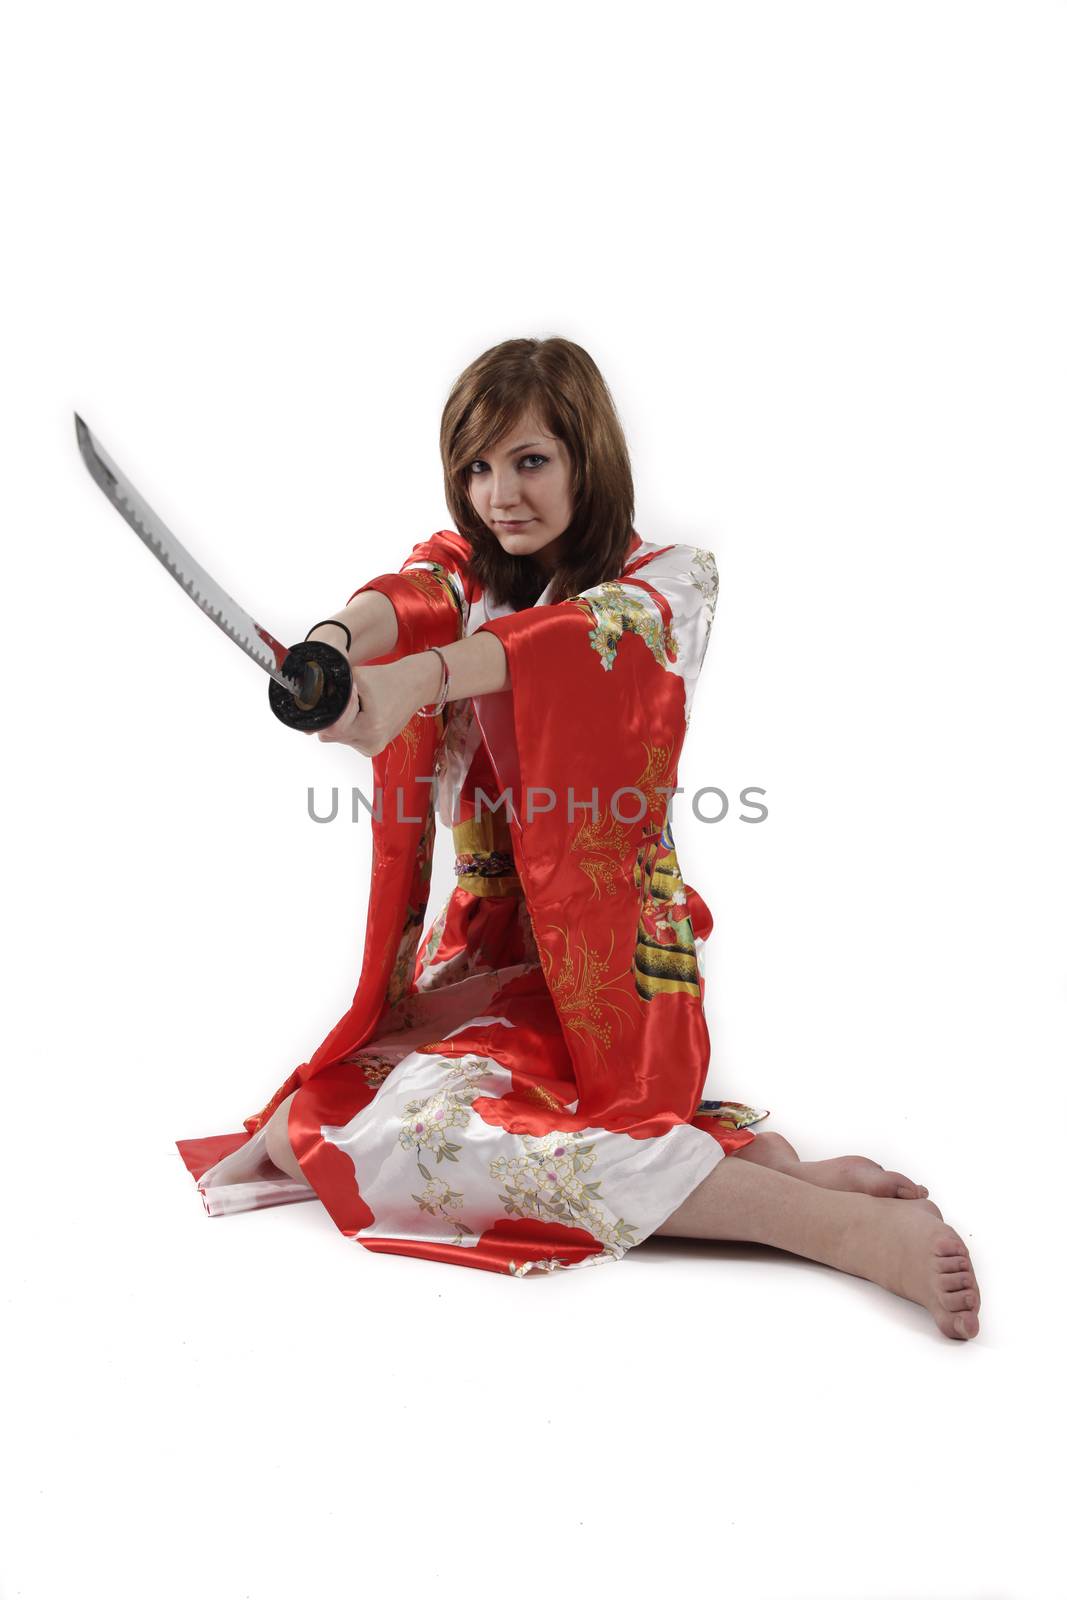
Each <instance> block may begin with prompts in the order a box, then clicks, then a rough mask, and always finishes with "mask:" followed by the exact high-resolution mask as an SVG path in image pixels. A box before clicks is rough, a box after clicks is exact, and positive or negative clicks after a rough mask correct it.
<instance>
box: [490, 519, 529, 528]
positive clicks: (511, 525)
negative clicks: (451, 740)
mask: <svg viewBox="0 0 1067 1600" xmlns="http://www.w3.org/2000/svg"><path fill="white" fill-rule="evenodd" d="M532 521H533V518H532V517H527V518H526V519H525V521H524V522H499V521H498V522H497V527H498V528H525V527H526V525H527V523H530V522H532Z"/></svg>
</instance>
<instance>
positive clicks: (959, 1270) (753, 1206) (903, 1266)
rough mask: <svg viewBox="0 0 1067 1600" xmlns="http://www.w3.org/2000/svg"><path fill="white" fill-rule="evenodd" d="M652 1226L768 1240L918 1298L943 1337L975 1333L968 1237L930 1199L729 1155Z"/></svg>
mask: <svg viewBox="0 0 1067 1600" xmlns="http://www.w3.org/2000/svg"><path fill="white" fill-rule="evenodd" d="M656 1233H657V1234H667V1235H674V1236H676V1237H682V1238H686V1239H739V1240H747V1241H750V1242H752V1243H754V1244H767V1245H773V1246H775V1247H776V1248H777V1249H779V1250H788V1251H790V1252H791V1254H793V1255H798V1256H806V1257H807V1258H808V1260H810V1261H822V1262H824V1263H825V1264H826V1265H827V1266H828V1267H836V1268H838V1270H839V1271H841V1272H850V1273H852V1274H853V1275H854V1276H855V1277H859V1278H867V1279H869V1280H870V1282H872V1283H878V1284H881V1286H882V1287H883V1288H884V1289H889V1290H890V1291H891V1292H892V1293H893V1294H899V1295H901V1296H903V1297H904V1298H905V1299H907V1300H914V1301H916V1302H917V1304H919V1305H924V1306H926V1308H927V1310H928V1311H929V1312H930V1313H931V1315H932V1316H933V1318H934V1321H935V1322H936V1323H937V1326H938V1327H939V1328H940V1330H941V1332H942V1333H943V1334H945V1335H947V1337H948V1338H950V1339H973V1338H974V1336H975V1334H976V1333H977V1332H978V1315H977V1312H978V1307H979V1305H980V1304H981V1300H980V1296H979V1293H978V1285H977V1281H976V1279H975V1276H974V1269H973V1267H972V1266H971V1261H970V1256H969V1254H968V1251H967V1246H966V1245H965V1244H964V1242H963V1240H962V1239H961V1238H960V1236H959V1234H958V1233H957V1232H956V1230H955V1229H954V1228H950V1227H949V1225H948V1223H946V1222H945V1221H943V1220H942V1217H941V1213H940V1212H939V1211H938V1209H937V1207H936V1206H935V1205H934V1204H933V1202H932V1201H929V1200H919V1201H916V1202H915V1204H914V1205H908V1206H901V1205H897V1204H896V1203H895V1202H894V1201H892V1200H887V1199H884V1198H881V1197H877V1196H874V1195H867V1194H855V1193H851V1192H849V1191H846V1190H838V1189H827V1188H823V1187H822V1186H820V1185H819V1184H813V1183H805V1182H803V1180H801V1179H799V1178H794V1177H790V1176H789V1174H788V1173H785V1172H776V1171H775V1170H774V1168H773V1167H768V1166H764V1165H762V1164H760V1163H759V1162H753V1161H739V1160H738V1158H737V1155H733V1156H727V1157H724V1158H723V1160H721V1161H720V1162H719V1164H718V1165H717V1166H716V1167H715V1169H714V1170H713V1171H712V1172H711V1173H709V1175H708V1176H707V1177H706V1178H705V1179H704V1181H703V1183H701V1184H698V1186H697V1187H696V1189H694V1190H693V1193H692V1194H691V1195H689V1196H688V1198H687V1199H685V1200H684V1201H683V1202H682V1204H681V1205H680V1206H679V1207H678V1209H677V1210H676V1211H675V1212H673V1213H672V1214H671V1216H669V1217H668V1218H667V1220H666V1221H665V1222H664V1223H663V1224H662V1225H661V1226H660V1227H659V1228H657V1229H656Z"/></svg>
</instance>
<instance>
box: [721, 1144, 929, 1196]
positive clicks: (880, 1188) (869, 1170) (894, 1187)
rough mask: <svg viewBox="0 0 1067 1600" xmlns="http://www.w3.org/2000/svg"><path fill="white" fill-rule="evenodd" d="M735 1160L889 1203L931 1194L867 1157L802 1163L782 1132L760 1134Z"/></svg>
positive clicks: (826, 1187) (917, 1184)
mask: <svg viewBox="0 0 1067 1600" xmlns="http://www.w3.org/2000/svg"><path fill="white" fill-rule="evenodd" d="M730 1159H731V1160H733V1161H755V1162H757V1163H758V1164H759V1165H760V1166H764V1167H773V1168H774V1170H775V1172H787V1173H788V1174H789V1176H790V1177H791V1178H803V1179H804V1182H805V1183H815V1184H818V1185H819V1187H820V1188H822V1189H851V1190H852V1191H854V1192H855V1193H857V1194H873V1195H878V1196H880V1197H881V1198H883V1199H886V1200H925V1199H926V1198H927V1196H928V1195H929V1193H930V1191H929V1189H928V1188H927V1187H926V1185H925V1184H923V1183H913V1182H912V1180H911V1179H910V1178H906V1177H905V1176H904V1174H903V1173H902V1172H887V1171H886V1169H885V1168H884V1167H880V1166H879V1165H878V1163H877V1161H872V1160H870V1158H869V1157H868V1156H833V1157H832V1158H831V1159H830V1160H828V1161H801V1159H800V1157H799V1156H798V1155H797V1153H796V1151H795V1150H794V1149H793V1146H792V1145H791V1144H790V1143H789V1141H788V1139H784V1138H783V1137H782V1135H781V1134H780V1133H769V1132H768V1133H757V1134H756V1137H755V1139H754V1140H753V1142H752V1143H751V1144H746V1145H745V1146H744V1147H743V1149H741V1150H735V1151H734V1153H733V1155H732V1156H731V1158H730Z"/></svg>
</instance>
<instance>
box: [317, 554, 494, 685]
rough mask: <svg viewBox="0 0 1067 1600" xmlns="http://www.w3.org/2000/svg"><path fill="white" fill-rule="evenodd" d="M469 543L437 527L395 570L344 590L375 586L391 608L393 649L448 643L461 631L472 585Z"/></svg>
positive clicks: (400, 653)
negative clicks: (439, 530) (397, 569)
mask: <svg viewBox="0 0 1067 1600" xmlns="http://www.w3.org/2000/svg"><path fill="white" fill-rule="evenodd" d="M470 548H471V547H470V544H469V542H468V541H467V540H466V539H464V538H463V536H462V535H461V534H458V533H453V532H451V531H450V530H447V529H445V530H442V531H441V532H439V533H434V534H431V536H430V537H429V539H425V540H423V542H422V543H421V544H417V545H416V546H415V548H414V549H413V550H412V552H411V554H410V555H409V556H408V558H407V560H406V561H405V562H404V563H403V565H402V566H401V568H400V571H399V572H386V573H383V574H382V575H381V576H380V577H377V578H371V579H370V580H369V582H367V583H364V584H361V585H360V587H359V588H358V589H357V590H355V592H354V593H353V594H351V595H349V597H348V599H349V603H351V602H352V601H353V600H354V599H355V597H356V595H357V594H362V593H363V592H364V591H365V590H367V589H376V590H377V591H378V593H379V594H384V595H385V596H386V598H387V599H388V600H389V601H391V603H392V607H393V610H394V611H395V612H396V625H397V641H396V647H395V651H394V654H395V655H397V656H406V655H413V654H414V653H415V652H416V651H418V650H425V649H426V648H427V647H428V646H429V645H433V644H436V645H444V644H451V643H452V642H453V641H454V640H456V639H462V638H463V637H464V635H465V634H466V631H467V623H468V620H469V617H470V607H471V601H472V600H474V599H475V598H477V592H478V591H477V585H476V583H475V581H474V580H473V579H472V578H470V577H469V576H468V574H467V570H466V565H467V558H468V557H469V555H470Z"/></svg>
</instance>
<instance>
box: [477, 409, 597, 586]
mask: <svg viewBox="0 0 1067 1600" xmlns="http://www.w3.org/2000/svg"><path fill="white" fill-rule="evenodd" d="M571 481H572V475H571V458H570V451H569V450H568V449H567V446H566V445H565V444H564V442H563V440H562V439H556V438H553V437H552V435H551V434H549V433H546V432H545V430H544V428H543V427H542V425H541V422H540V420H539V419H538V418H537V417H536V416H534V415H532V414H529V413H528V414H527V415H526V416H525V417H524V418H522V420H521V421H520V422H519V423H518V424H517V425H516V426H515V427H514V428H513V429H512V430H511V432H510V433H509V434H506V435H505V436H504V438H502V439H500V440H498V442H497V443H496V444H495V445H494V446H493V448H492V449H491V450H486V451H485V453H484V454H483V455H480V456H478V457H476V458H475V460H474V461H473V462H471V464H470V466H469V467H468V469H467V492H468V493H469V495H470V497H471V503H472V505H473V506H474V509H475V511H476V512H477V513H478V515H479V516H480V517H481V519H482V521H483V522H484V523H485V525H486V527H487V528H489V529H491V530H492V532H493V534H494V535H495V536H496V538H497V539H498V540H499V542H500V544H501V545H502V546H503V548H504V549H505V550H506V551H508V553H509V554H510V555H514V556H532V557H533V559H534V560H535V561H536V562H537V564H538V565H539V566H541V567H543V568H544V570H545V572H546V574H547V573H550V572H552V570H553V569H554V567H555V565H556V562H557V560H558V557H559V551H560V543H561V539H562V535H563V534H564V533H565V532H566V531H567V529H568V528H569V527H570V524H571V518H572V517H573V515H574V503H573V500H572V498H571ZM512 523H516V524H520V525H519V526H516V527H512V526H509V524H512Z"/></svg>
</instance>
